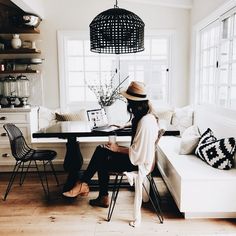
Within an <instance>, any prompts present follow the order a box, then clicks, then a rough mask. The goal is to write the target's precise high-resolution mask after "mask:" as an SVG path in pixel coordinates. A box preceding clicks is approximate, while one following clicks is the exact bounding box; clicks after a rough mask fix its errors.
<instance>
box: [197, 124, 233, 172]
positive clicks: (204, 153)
mask: <svg viewBox="0 0 236 236" xmlns="http://www.w3.org/2000/svg"><path fill="white" fill-rule="evenodd" d="M235 150H236V142H235V138H232V137H231V138H224V139H219V140H217V138H216V137H215V136H214V134H213V132H212V130H211V129H209V128H208V129H207V130H206V131H205V132H204V133H203V134H202V136H201V138H200V141H199V143H198V146H197V148H196V150H195V154H196V155H197V156H198V157H199V158H201V159H202V160H203V161H205V162H206V163H207V164H209V165H210V166H212V167H214V168H218V169H222V170H228V169H230V168H232V167H233V164H234V153H235Z"/></svg>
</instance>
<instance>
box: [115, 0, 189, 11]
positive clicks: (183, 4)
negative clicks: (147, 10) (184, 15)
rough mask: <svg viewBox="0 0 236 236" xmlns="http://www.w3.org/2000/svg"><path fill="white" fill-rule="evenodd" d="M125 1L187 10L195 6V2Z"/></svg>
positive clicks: (185, 0) (175, 0)
mask: <svg viewBox="0 0 236 236" xmlns="http://www.w3.org/2000/svg"><path fill="white" fill-rule="evenodd" d="M123 1H128V2H139V3H143V4H150V5H160V6H168V7H178V8H187V9H190V8H192V5H193V0H123ZM118 2H119V1H118Z"/></svg>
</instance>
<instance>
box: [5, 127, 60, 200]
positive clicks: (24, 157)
mask: <svg viewBox="0 0 236 236" xmlns="http://www.w3.org/2000/svg"><path fill="white" fill-rule="evenodd" d="M3 128H4V129H5V130H6V131H7V134H8V137H9V141H10V146H11V152H12V156H13V157H14V158H15V160H16V163H15V166H14V168H13V171H12V174H11V177H10V180H9V183H8V186H7V189H6V193H5V195H4V198H3V200H4V201H5V200H6V198H7V195H8V193H9V192H10V190H11V187H12V185H13V182H14V180H15V177H16V174H17V173H19V170H20V185H22V184H23V183H24V180H25V177H26V174H27V172H28V170H29V169H30V168H36V170H37V173H38V176H39V179H40V182H41V184H42V187H43V190H44V193H45V196H46V198H47V199H49V198H50V197H49V186H48V177H47V172H46V165H47V164H49V165H50V166H51V169H52V173H53V175H54V177H55V179H56V182H57V185H59V181H58V178H57V176H56V172H55V169H54V167H53V164H52V160H53V159H55V158H56V155H57V153H56V152H55V151H53V150H35V149H32V148H30V147H29V146H28V145H27V143H26V141H25V138H24V136H23V134H22V132H21V130H20V129H19V128H18V127H17V126H15V125H14V124H10V123H8V124H4V125H3ZM37 162H40V163H41V164H42V165H43V171H40V169H39V166H38V163H37ZM44 181H45V183H44Z"/></svg>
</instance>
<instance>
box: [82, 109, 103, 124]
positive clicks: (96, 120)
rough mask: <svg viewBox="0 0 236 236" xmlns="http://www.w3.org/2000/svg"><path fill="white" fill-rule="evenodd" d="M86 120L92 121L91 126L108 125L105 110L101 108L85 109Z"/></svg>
mask: <svg viewBox="0 0 236 236" xmlns="http://www.w3.org/2000/svg"><path fill="white" fill-rule="evenodd" d="M87 116H88V120H89V121H92V122H93V127H101V126H106V125H108V119H107V116H106V112H105V110H104V109H103V108H101V109H93V110H87Z"/></svg>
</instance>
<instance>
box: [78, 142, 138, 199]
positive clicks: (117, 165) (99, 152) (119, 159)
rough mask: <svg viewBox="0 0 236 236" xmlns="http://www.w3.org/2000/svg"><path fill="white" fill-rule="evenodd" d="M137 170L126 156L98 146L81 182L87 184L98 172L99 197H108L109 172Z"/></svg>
mask: <svg viewBox="0 0 236 236" xmlns="http://www.w3.org/2000/svg"><path fill="white" fill-rule="evenodd" d="M134 170H138V167H137V166H134V165H133V164H132V163H131V162H130V159H129V155H128V154H121V153H117V152H112V151H110V150H108V149H106V148H103V147H102V146H98V147H97V148H96V150H95V152H94V154H93V156H92V158H91V160H90V162H89V165H88V168H87V170H86V171H85V172H84V175H83V177H82V181H84V182H86V183H89V182H90V180H91V179H92V177H93V176H94V174H95V173H96V172H98V183H99V195H101V196H105V195H108V183H109V174H108V173H109V172H110V171H119V172H123V171H134Z"/></svg>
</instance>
